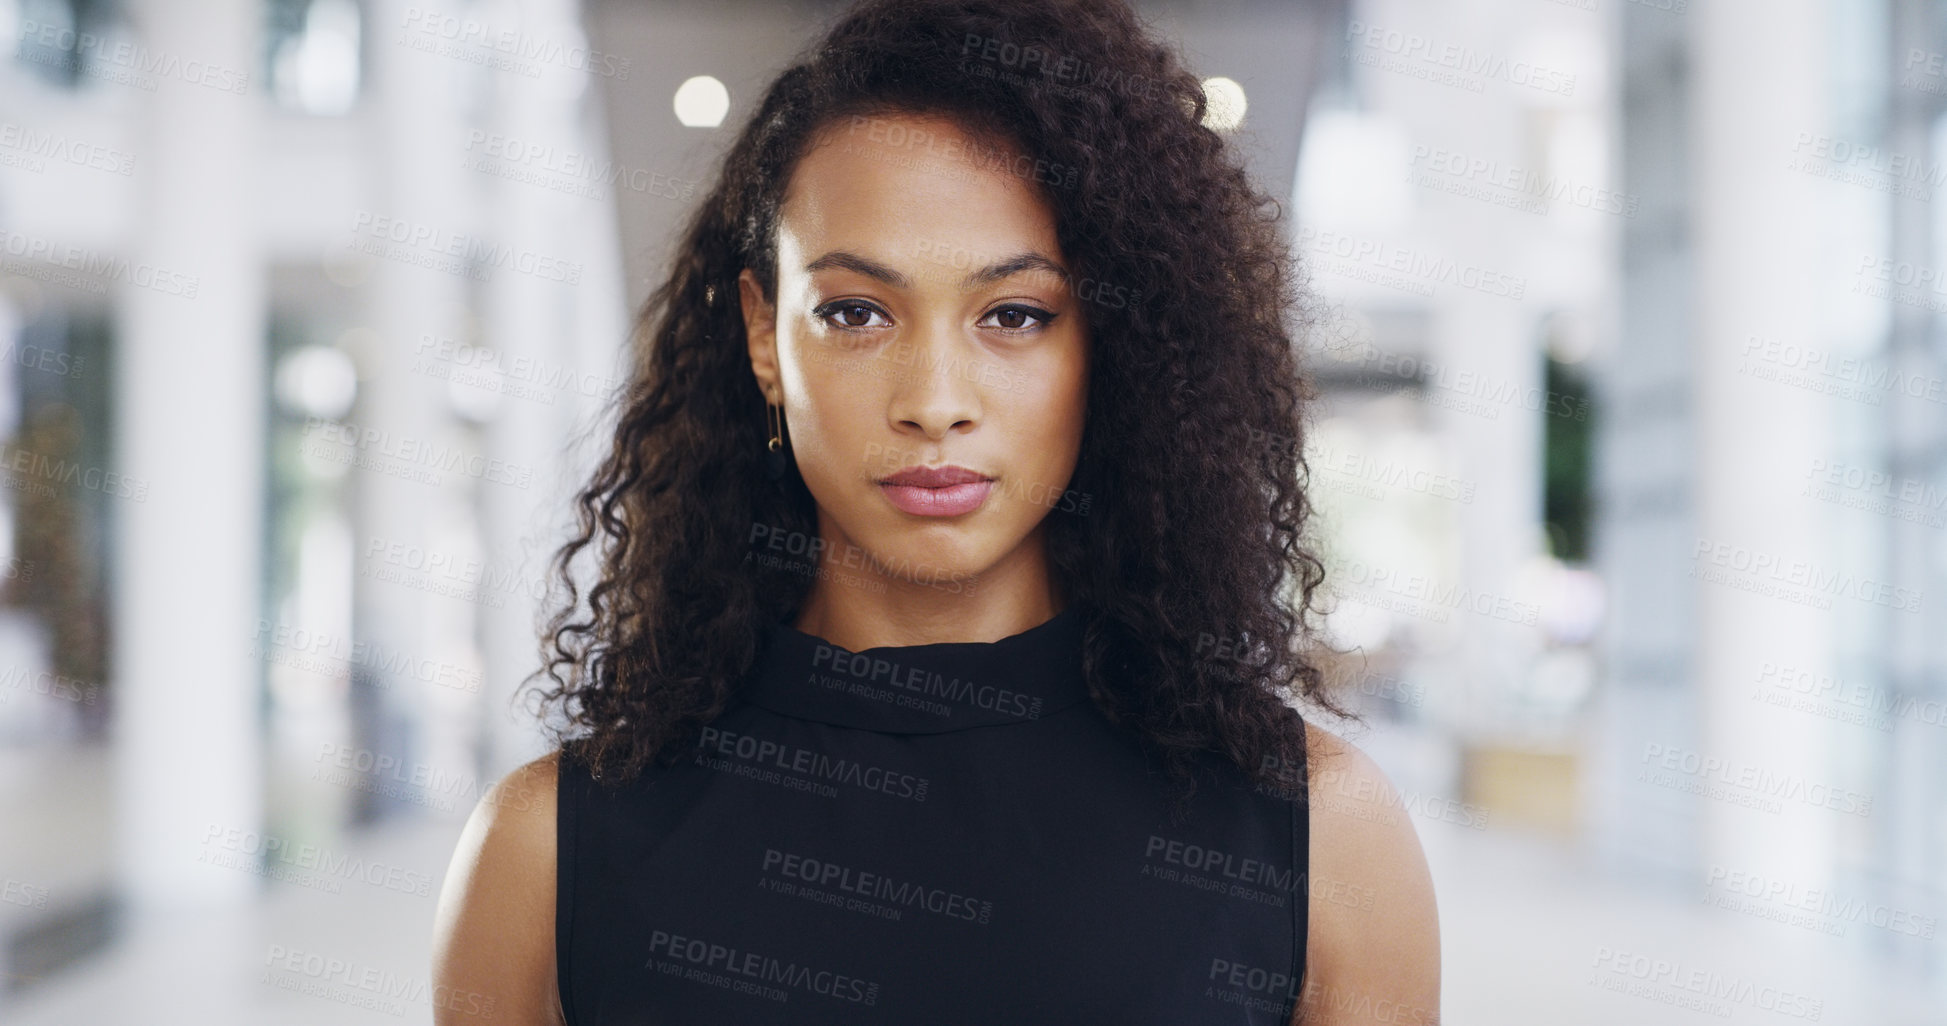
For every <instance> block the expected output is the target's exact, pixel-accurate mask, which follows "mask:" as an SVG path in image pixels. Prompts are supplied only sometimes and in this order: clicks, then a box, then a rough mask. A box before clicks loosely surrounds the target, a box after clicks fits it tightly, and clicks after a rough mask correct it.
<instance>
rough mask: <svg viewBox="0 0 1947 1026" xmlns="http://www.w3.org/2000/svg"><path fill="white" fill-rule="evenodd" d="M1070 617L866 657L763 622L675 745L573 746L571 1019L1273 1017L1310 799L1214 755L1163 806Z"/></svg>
mask: <svg viewBox="0 0 1947 1026" xmlns="http://www.w3.org/2000/svg"><path fill="white" fill-rule="evenodd" d="M1081 640H1082V622H1081V617H1080V614H1079V613H1078V612H1077V611H1076V607H1075V606H1074V605H1070V606H1069V607H1067V608H1066V609H1064V610H1063V611H1062V612H1061V613H1059V614H1057V615H1056V616H1055V617H1054V618H1053V619H1051V620H1049V621H1047V622H1046V623H1043V624H1041V625H1040V626H1038V627H1035V628H1032V629H1030V630H1027V631H1025V632H1022V633H1020V634H1015V635H1013V636H1010V637H1007V638H1003V639H1001V640H1000V641H996V642H954V643H946V644H931V645H911V646H889V647H881V648H872V649H867V650H865V651H863V652H859V653H852V652H847V651H845V650H844V649H840V648H837V647H835V646H832V645H830V644H828V643H826V642H825V641H823V640H822V639H820V638H817V637H814V636H812V635H809V634H805V633H803V632H800V631H798V630H796V629H794V628H792V627H790V626H789V625H785V624H775V625H772V626H771V628H770V629H769V630H768V631H767V633H766V635H765V639H764V641H763V644H762V647H761V649H760V651H759V654H758V659H757V662H756V664H755V665H754V667H753V668H752V670H751V673H750V674H749V676H748V678H747V679H746V680H745V682H744V685H743V687H742V688H741V689H740V694H739V695H738V697H737V699H736V700H734V701H733V703H732V704H731V705H730V706H729V707H728V708H727V709H726V710H725V711H724V713H723V714H722V715H720V716H719V717H718V718H717V720H716V721H715V722H714V723H712V724H711V725H710V726H709V727H708V728H706V729H705V731H704V733H703V736H702V739H701V743H700V744H699V745H698V747H697V750H696V751H695V752H694V753H693V754H692V757H691V758H689V759H687V760H685V761H683V762H679V763H677V764H676V765H675V766H673V767H669V768H661V767H651V768H650V769H649V770H647V771H645V772H644V773H643V775H642V776H641V777H639V778H637V779H636V780H635V781H632V782H630V783H628V784H626V785H623V786H622V787H620V789H619V790H611V789H609V788H607V787H604V786H602V785H599V784H598V783H597V782H596V781H594V780H593V779H591V778H590V777H589V776H588V772H587V770H586V769H585V768H584V767H582V766H581V765H580V764H578V763H576V762H575V761H573V760H571V759H566V758H564V759H562V760H561V763H560V792H559V802H558V809H559V814H558V821H557V845H558V848H557V866H558V869H557V892H556V917H555V922H556V936H555V956H556V959H557V972H558V983H559V986H560V991H561V1004H562V1008H563V1009H564V1010H565V1011H566V1013H567V1020H568V1023H569V1026H613V1024H622V1023H627V1024H630V1026H677V1024H690V1023H738V1024H757V1023H795V1024H813V1023H847V1024H853V1023H886V1024H928V1026H932V1024H942V1023H1000V1022H1006V1023H1010V1024H1033V1023H1050V1024H1053V1023H1060V1024H1063V1026H1068V1024H1073V1023H1078V1022H1091V1023H1094V1022H1115V1023H1118V1024H1122V1026H1135V1024H1141V1023H1159V1024H1160V1023H1169V1024H1171V1026H1189V1024H1201V1023H1212V1024H1215V1023H1234V1024H1264V1026H1278V1024H1284V1023H1288V1022H1290V1020H1291V1014H1292V1009H1293V1005H1294V1003H1295V1001H1296V997H1297V994H1298V990H1299V986H1300V983H1301V982H1302V980H1303V979H1304V968H1305V919H1306V892H1307V888H1306V887H1305V870H1306V862H1307V855H1308V844H1309V834H1308V830H1309V823H1308V820H1307V815H1306V807H1305V804H1304V803H1303V801H1302V800H1286V799H1285V798H1283V797H1279V796H1277V795H1276V794H1274V793H1272V792H1270V791H1269V790H1261V789H1257V788H1253V787H1252V786H1251V784H1250V783H1249V781H1248V779H1247V778H1246V777H1245V776H1244V774H1243V773H1242V772H1241V771H1239V770H1238V769H1237V768H1236V766H1235V765H1233V764H1231V763H1229V762H1228V761H1225V760H1222V759H1221V758H1220V757H1218V756H1216V755H1214V754H1212V755H1210V756H1209V758H1208V761H1207V764H1208V766H1209V767H1210V768H1211V770H1212V771H1213V772H1215V773H1216V774H1218V776H1217V777H1216V781H1217V782H1216V783H1215V784H1214V785H1213V783H1212V781H1211V778H1208V777H1205V778H1200V780H1199V783H1198V786H1197V789H1196V793H1195V795H1194V797H1193V799H1192V801H1191V804H1190V806H1189V811H1188V813H1187V815H1185V816H1184V817H1183V818H1182V819H1181V820H1180V821H1178V822H1176V823H1174V825H1173V824H1172V817H1171V815H1170V811H1169V796H1168V795H1167V794H1166V787H1165V784H1166V783H1167V782H1168V779H1167V777H1166V776H1165V775H1164V772H1163V770H1162V768H1161V766H1160V764H1159V763H1156V762H1155V761H1154V760H1153V759H1150V758H1148V757H1146V756H1145V755H1144V754H1143V753H1142V752H1141V750H1140V749H1139V748H1138V747H1137V744H1136V742H1135V740H1134V738H1133V737H1132V736H1131V735H1130V734H1129V733H1128V732H1127V731H1126V730H1125V729H1123V728H1120V727H1117V726H1116V725H1114V724H1112V723H1111V722H1109V720H1108V719H1107V718H1106V717H1105V716H1103V714H1102V713H1101V712H1100V711H1099V710H1098V709H1097V708H1096V706H1095V704H1094V702H1093V701H1091V700H1090V699H1089V696H1088V692H1087V688H1086V684H1085V682H1084V679H1083V676H1082V669H1081ZM1300 779H1302V778H1300Z"/></svg>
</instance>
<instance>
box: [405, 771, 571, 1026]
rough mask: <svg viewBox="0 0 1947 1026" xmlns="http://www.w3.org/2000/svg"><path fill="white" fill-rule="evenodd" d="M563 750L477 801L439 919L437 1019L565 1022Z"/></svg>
mask: <svg viewBox="0 0 1947 1026" xmlns="http://www.w3.org/2000/svg"><path fill="white" fill-rule="evenodd" d="M555 769H556V767H555V756H554V755H553V754H549V755H545V756H542V757H541V758H539V759H536V760H534V761H533V762H530V763H528V764H526V765H524V766H522V767H520V768H519V769H516V770H514V771H513V772H512V773H509V774H507V776H505V777H503V778H501V780H500V781H499V782H498V783H496V784H494V785H493V786H492V787H491V788H488V789H487V793H486V794H484V795H481V796H480V801H479V803H478V804H477V805H475V806H474V808H473V815H472V816H471V817H470V818H469V819H468V820H467V824H466V829H465V831H464V832H462V833H461V834H460V843H459V846H458V848H457V849H456V850H455V851H454V852H453V862H452V865H451V866H450V867H448V869H447V871H446V882H445V884H444V885H442V886H441V888H440V892H439V910H438V911H437V912H436V913H435V915H434V923H433V998H434V1000H433V1004H434V1008H433V1021H434V1022H435V1023H436V1024H437V1026H461V1024H470V1023H486V1022H490V1023H495V1024H502V1023H510V1022H511V1023H553V1024H557V1026H560V1024H562V1023H563V1018H562V1013H561V1000H560V995H559V994H558V993H557V988H556V986H555V965H554V893H555V892H554V881H555V851H554V829H555V826H554V815H555V812H554V810H555V780H556V777H555Z"/></svg>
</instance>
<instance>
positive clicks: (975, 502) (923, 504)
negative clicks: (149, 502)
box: [879, 481, 994, 517]
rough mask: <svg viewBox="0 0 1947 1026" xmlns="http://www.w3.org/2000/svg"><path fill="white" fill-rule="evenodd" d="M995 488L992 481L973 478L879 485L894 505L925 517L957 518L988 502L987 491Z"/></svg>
mask: <svg viewBox="0 0 1947 1026" xmlns="http://www.w3.org/2000/svg"><path fill="white" fill-rule="evenodd" d="M993 487H994V482H992V481H969V482H967V483H965V484H956V485H945V486H942V487H939V488H927V487H925V486H923V485H900V484H886V483H884V482H881V483H880V484H879V488H880V490H881V491H883V492H885V493H886V498H887V499H889V500H891V501H892V504H893V505H895V506H897V507H899V508H900V509H902V510H905V511H906V512H908V513H911V514H913V515H914V516H921V517H957V516H959V515H960V514H962V513H971V512H973V511H974V510H976V509H979V508H980V504H981V503H983V502H986V501H987V492H988V490H989V489H991V488H993Z"/></svg>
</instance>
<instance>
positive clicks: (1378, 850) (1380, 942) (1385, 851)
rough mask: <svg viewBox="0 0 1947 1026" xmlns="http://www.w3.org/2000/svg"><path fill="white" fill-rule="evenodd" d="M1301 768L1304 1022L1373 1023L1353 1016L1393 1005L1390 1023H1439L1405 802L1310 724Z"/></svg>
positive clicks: (1433, 949) (1421, 886)
mask: <svg viewBox="0 0 1947 1026" xmlns="http://www.w3.org/2000/svg"><path fill="white" fill-rule="evenodd" d="M1305 761H1306V764H1307V774H1306V776H1307V788H1306V790H1307V794H1308V796H1309V799H1310V809H1311V814H1310V834H1311V855H1310V860H1309V861H1310V865H1309V867H1308V873H1307V890H1308V892H1309V894H1310V898H1309V901H1308V908H1309V909H1310V918H1309V925H1308V930H1307V933H1308V939H1307V945H1306V948H1307V950H1306V959H1305V966H1306V971H1305V984H1304V990H1303V996H1302V1000H1301V1005H1302V1006H1304V1007H1305V1008H1307V1009H1311V1010H1313V1011H1311V1017H1308V1019H1307V1020H1306V1021H1313V1022H1317V1021H1324V1022H1335V1023H1336V1022H1348V1023H1351V1022H1366V1021H1375V1020H1369V1019H1368V1018H1366V1017H1365V1016H1364V1015H1361V1014H1358V1013H1357V1012H1356V1011H1354V1010H1356V1009H1360V1008H1363V1009H1366V1010H1367V1011H1368V1012H1371V1011H1372V1010H1374V1009H1384V1008H1392V1009H1394V1010H1395V1011H1396V1013H1397V1015H1398V1016H1399V1017H1398V1018H1394V1019H1391V1020H1388V1021H1393V1022H1398V1023H1402V1024H1404V1023H1414V1024H1420V1026H1426V1024H1431V1023H1435V1022H1438V1020H1439V1007H1440V931H1439V916H1438V911H1437V909H1436V908H1435V905H1434V897H1433V877H1432V874H1431V872H1430V871H1429V870H1428V868H1427V861H1426V854H1425V852H1424V851H1423V850H1422V848H1421V847H1420V839H1419V834H1418V833H1417V832H1416V831H1415V830H1414V827H1413V817H1412V815H1411V813H1410V812H1409V811H1408V805H1409V803H1407V802H1405V801H1403V800H1402V799H1401V794H1400V792H1399V790H1398V788H1396V787H1395V786H1394V785H1393V782H1392V781H1391V780H1390V779H1389V778H1388V777H1387V776H1386V773H1385V771H1384V770H1382V769H1381V768H1380V767H1379V764H1378V763H1376V762H1374V761H1373V759H1372V757H1371V756H1369V755H1367V754H1366V753H1365V752H1364V751H1363V750H1361V749H1360V748H1359V747H1358V746H1357V745H1354V744H1352V743H1351V742H1349V741H1346V740H1344V739H1343V738H1340V737H1339V736H1337V735H1336V734H1333V733H1331V732H1330V731H1327V730H1325V729H1323V728H1320V727H1318V726H1315V725H1314V724H1312V723H1311V722H1309V721H1307V722H1306V723H1305ZM1375 956H1379V957H1375ZM1325 1009H1331V1010H1332V1013H1327V1012H1326V1011H1325ZM1348 1012H1352V1014H1347V1013H1348ZM1373 1014H1377V1013H1376V1012H1375V1013H1373ZM1382 1018H1383V1017H1382Z"/></svg>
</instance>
